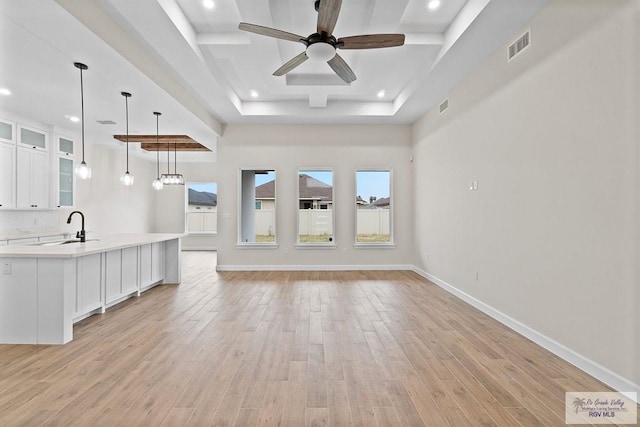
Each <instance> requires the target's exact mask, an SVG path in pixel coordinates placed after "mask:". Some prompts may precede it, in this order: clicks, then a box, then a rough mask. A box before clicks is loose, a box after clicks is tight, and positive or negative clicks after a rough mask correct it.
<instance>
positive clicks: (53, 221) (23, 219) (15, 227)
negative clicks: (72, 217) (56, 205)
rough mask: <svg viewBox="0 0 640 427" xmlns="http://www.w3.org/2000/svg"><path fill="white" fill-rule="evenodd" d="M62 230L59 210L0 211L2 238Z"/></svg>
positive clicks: (0, 234)
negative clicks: (4, 236) (18, 234)
mask: <svg viewBox="0 0 640 427" xmlns="http://www.w3.org/2000/svg"><path fill="white" fill-rule="evenodd" d="M59 228H60V212H59V211H57V210H47V211H39V210H24V211H17V210H16V211H14V210H11V211H8V210H7V211H2V210H0V237H1V236H3V235H12V234H17V233H38V232H40V231H51V230H57V229H59Z"/></svg>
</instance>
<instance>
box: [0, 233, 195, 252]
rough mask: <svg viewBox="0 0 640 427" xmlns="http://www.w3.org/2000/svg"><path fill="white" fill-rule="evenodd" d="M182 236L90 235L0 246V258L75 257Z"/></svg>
mask: <svg viewBox="0 0 640 427" xmlns="http://www.w3.org/2000/svg"><path fill="white" fill-rule="evenodd" d="M184 236H185V235H184V234H177V233H176V234H170V233H138V234H112V235H108V236H97V237H95V240H94V237H93V236H92V238H91V239H87V241H86V242H84V243H68V244H64V245H60V244H57V245H56V244H47V243H45V244H33V245H10V246H0V258H3V257H7V258H77V257H82V256H85V255H92V254H96V253H102V252H108V251H113V250H117V249H123V248H128V247H131V246H140V245H146V244H149V243H157V242H164V241H167V240H173V239H179V238H181V237H184Z"/></svg>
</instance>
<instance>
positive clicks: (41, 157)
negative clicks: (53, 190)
mask: <svg viewBox="0 0 640 427" xmlns="http://www.w3.org/2000/svg"><path fill="white" fill-rule="evenodd" d="M16 155H17V161H16V169H17V171H16V179H17V185H16V206H17V207H18V208H46V207H49V179H48V178H49V155H48V153H46V152H44V151H40V150H36V149H33V148H23V147H19V148H18V150H17V153H16Z"/></svg>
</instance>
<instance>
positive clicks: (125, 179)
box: [120, 92, 133, 186]
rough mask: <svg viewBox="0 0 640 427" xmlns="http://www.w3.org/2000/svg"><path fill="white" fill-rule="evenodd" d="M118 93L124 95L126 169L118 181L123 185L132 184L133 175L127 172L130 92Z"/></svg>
mask: <svg viewBox="0 0 640 427" xmlns="http://www.w3.org/2000/svg"><path fill="white" fill-rule="evenodd" d="M120 95H122V96H124V104H125V111H126V113H125V114H126V121H127V142H126V144H127V170H126V172H125V173H124V175H122V176H121V177H120V181H121V182H122V183H123V184H124V185H127V186H128V185H133V175H131V174H130V173H129V98H130V97H131V94H130V93H129V92H120Z"/></svg>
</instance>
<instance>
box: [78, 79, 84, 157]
mask: <svg viewBox="0 0 640 427" xmlns="http://www.w3.org/2000/svg"><path fill="white" fill-rule="evenodd" d="M78 68H80V116H81V117H82V163H84V85H83V82H82V68H81V67H78Z"/></svg>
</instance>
